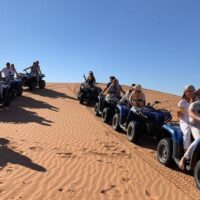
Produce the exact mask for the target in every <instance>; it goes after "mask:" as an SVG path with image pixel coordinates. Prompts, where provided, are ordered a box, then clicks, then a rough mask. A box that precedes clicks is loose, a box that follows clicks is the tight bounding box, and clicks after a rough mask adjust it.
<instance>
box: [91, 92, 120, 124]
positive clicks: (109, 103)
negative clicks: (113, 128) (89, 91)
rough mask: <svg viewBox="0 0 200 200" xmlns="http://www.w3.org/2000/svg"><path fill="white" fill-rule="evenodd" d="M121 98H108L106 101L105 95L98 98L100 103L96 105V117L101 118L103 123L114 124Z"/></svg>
mask: <svg viewBox="0 0 200 200" xmlns="http://www.w3.org/2000/svg"><path fill="white" fill-rule="evenodd" d="M119 100H120V98H116V97H113V98H108V99H106V98H105V96H104V95H99V96H98V102H97V103H96V104H95V107H94V111H95V115H96V116H101V117H102V121H103V122H105V123H110V122H112V119H113V116H114V114H115V109H116V106H117V103H118V102H119Z"/></svg>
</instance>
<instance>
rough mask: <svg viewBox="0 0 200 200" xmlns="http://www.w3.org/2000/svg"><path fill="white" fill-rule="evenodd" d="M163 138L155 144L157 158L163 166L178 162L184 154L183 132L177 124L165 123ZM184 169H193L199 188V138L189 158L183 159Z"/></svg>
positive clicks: (199, 187)
mask: <svg viewBox="0 0 200 200" xmlns="http://www.w3.org/2000/svg"><path fill="white" fill-rule="evenodd" d="M163 131H164V133H165V138H163V139H162V140H160V142H159V143H158V146H157V159H158V161H159V162H160V163H161V164H163V165H165V166H172V164H174V163H175V164H176V165H178V164H179V161H180V159H181V157H182V156H183V154H184V149H183V133H182V131H181V129H180V126H179V125H177V124H176V125H173V124H171V125H170V124H165V125H164V126H163ZM185 170H186V171H194V179H195V182H196V186H197V188H198V189H199V190H200V139H199V140H198V141H197V143H196V145H195V147H194V149H193V152H192V156H191V160H186V161H185Z"/></svg>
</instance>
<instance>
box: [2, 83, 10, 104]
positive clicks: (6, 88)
mask: <svg viewBox="0 0 200 200" xmlns="http://www.w3.org/2000/svg"><path fill="white" fill-rule="evenodd" d="M11 98H12V90H11V88H10V85H8V84H6V83H5V82H4V81H0V107H3V106H9V105H10V102H11Z"/></svg>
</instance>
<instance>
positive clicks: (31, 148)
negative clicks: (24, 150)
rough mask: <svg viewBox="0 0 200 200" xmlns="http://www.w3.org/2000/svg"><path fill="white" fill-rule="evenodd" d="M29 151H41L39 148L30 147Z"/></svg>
mask: <svg viewBox="0 0 200 200" xmlns="http://www.w3.org/2000/svg"><path fill="white" fill-rule="evenodd" d="M29 149H30V150H33V151H41V150H43V149H42V148H41V147H30V148H29Z"/></svg>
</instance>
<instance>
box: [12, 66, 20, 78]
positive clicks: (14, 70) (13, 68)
mask: <svg viewBox="0 0 200 200" xmlns="http://www.w3.org/2000/svg"><path fill="white" fill-rule="evenodd" d="M10 71H11V76H13V78H14V77H15V75H16V77H19V74H18V73H17V70H16V69H15V65H14V64H11V65H10Z"/></svg>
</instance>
